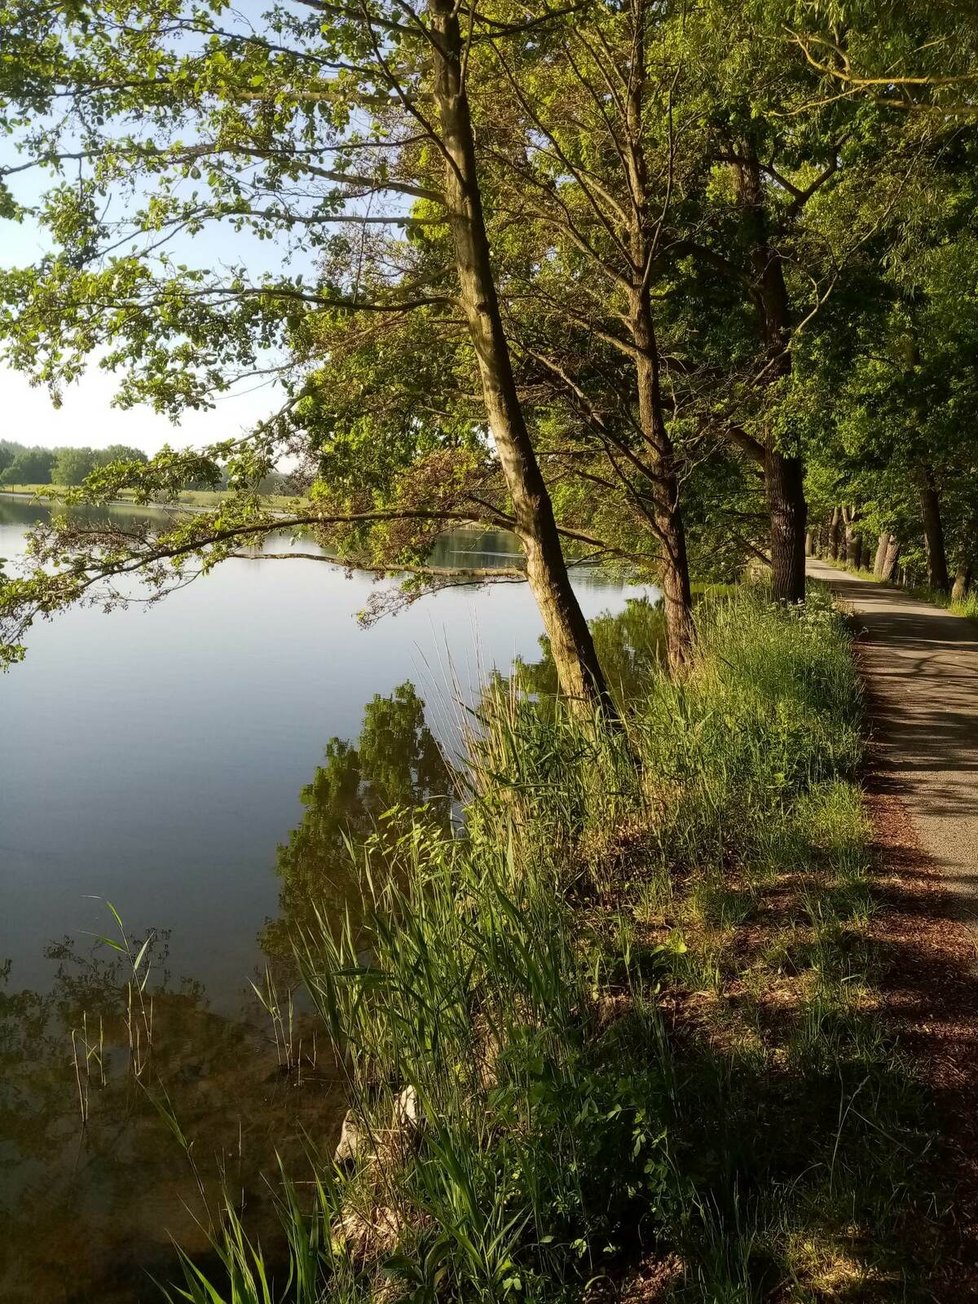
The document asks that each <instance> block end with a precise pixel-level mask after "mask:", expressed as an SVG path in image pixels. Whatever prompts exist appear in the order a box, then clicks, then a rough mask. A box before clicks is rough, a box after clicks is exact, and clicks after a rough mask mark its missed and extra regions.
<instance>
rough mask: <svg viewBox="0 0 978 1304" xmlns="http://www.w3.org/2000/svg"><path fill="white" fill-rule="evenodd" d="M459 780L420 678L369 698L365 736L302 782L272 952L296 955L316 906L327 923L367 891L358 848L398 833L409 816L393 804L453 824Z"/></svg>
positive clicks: (284, 860) (331, 747)
mask: <svg viewBox="0 0 978 1304" xmlns="http://www.w3.org/2000/svg"><path fill="white" fill-rule="evenodd" d="M452 789H453V776H452V771H451V768H450V766H449V765H448V763H447V762H446V760H445V758H444V756H443V755H442V752H441V750H440V749H439V747H438V744H437V742H436V740H435V737H434V735H433V734H432V732H431V730H430V729H429V727H428V725H427V724H426V723H425V714H424V702H423V701H422V699H421V698H420V697H419V696H418V693H417V691H416V690H415V688H414V685H413V684H411V683H404V684H401V685H400V687H399V688H396V689H395V690H394V692H393V693H392V694H391V695H390V696H389V697H383V696H380V695H379V694H378V695H377V696H375V697H374V698H373V699H372V700H371V701H370V702H368V703H367V706H366V707H365V708H364V713H363V727H362V729H361V731H360V737H359V740H358V742H357V745H356V746H355V747H354V746H353V745H351V744H350V743H348V742H344V741H343V740H342V739H340V738H333V739H331V740H330V742H329V744H328V745H327V747H326V763H325V764H324V765H321V766H320V767H319V769H318V770H317V771H316V773H315V776H314V778H313V780H312V782H311V783H310V784H309V785H308V786H307V787H305V788H303V790H302V793H301V800H302V804H303V806H304V807H305V813H304V815H303V817H302V821H301V823H300V824H299V826H298V827H297V828H296V829H294V830H293V831H292V834H291V835H290V837H289V841H288V843H286V844H285V845H284V846H282V847H280V848H279V854H278V872H279V875H280V877H281V881H282V887H281V892H280V896H279V903H280V914H279V918H278V919H276V920H275V921H274V922H273V923H271V924H269V926H268V927H267V928H266V930H265V933H264V935H263V939H262V946H263V949H264V950H265V952H266V954H268V955H269V957H270V958H274V959H276V960H277V961H278V962H280V963H281V962H282V961H283V960H286V961H287V959H288V957H289V956H290V955H291V953H292V946H291V940H290V939H291V938H293V937H295V935H296V934H297V932H299V931H300V930H301V929H302V928H303V927H304V926H305V925H307V924H308V923H309V922H310V921H311V920H312V918H313V917H314V913H315V912H318V913H319V915H320V917H321V918H322V919H324V920H325V921H326V922H327V923H328V922H329V920H330V919H331V918H336V919H341V918H342V917H343V913H344V911H345V910H347V909H348V908H349V907H351V906H352V905H353V903H354V901H355V899H356V897H357V895H358V894H357V893H355V892H354V890H353V886H354V879H353V858H352V854H351V848H356V847H358V846H359V845H361V844H362V843H363V842H365V841H366V840H367V839H368V838H370V837H372V836H374V835H376V844H377V845H378V847H379V848H380V849H381V851H382V849H383V846H384V844H385V841H387V840H391V839H394V838H396V837H397V832H398V827H399V826H401V827H403V820H401V821H399V820H398V819H396V818H385V816H386V815H387V814H388V812H392V811H393V812H395V813H396V812H409V811H418V810H421V809H423V811H424V815H425V818H426V819H428V820H430V821H434V822H437V823H439V824H442V825H445V826H447V825H448V822H449V820H450V818H451V810H452V797H451V793H452ZM353 854H355V852H354V853H353Z"/></svg>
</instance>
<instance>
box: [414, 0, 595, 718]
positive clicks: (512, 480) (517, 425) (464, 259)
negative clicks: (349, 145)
mask: <svg viewBox="0 0 978 1304" xmlns="http://www.w3.org/2000/svg"><path fill="white" fill-rule="evenodd" d="M429 13H430V15H431V35H432V45H433V48H434V52H435V53H434V58H435V101H436V104H437V107H438V114H439V120H440V123H441V129H442V142H441V143H442V147H443V150H444V154H445V198H446V202H447V206H448V212H449V217H450V221H451V228H452V234H453V237H454V242H455V258H456V265H457V270H458V278H459V288H460V292H461V308H462V311H463V313H464V316H465V320H466V323H467V325H468V329H469V334H470V336H471V339H472V344H473V347H474V349H475V354H476V358H477V360H478V366H479V375H480V379H481V382H482V392H483V397H484V400H485V405H486V416H487V418H488V422H489V429H490V431H491V432H492V437H493V440H494V442H495V445H496V451H497V453H498V455H499V461H500V465H501V467H502V471H503V475H504V476H505V479H506V487H507V490H508V491H509V495H510V498H511V499H512V503H513V515H514V518H515V527H514V529H515V533H516V535H517V537H518V538H519V540H520V543H521V544H522V546H523V550H524V552H525V554H526V571H527V579H528V581H529V585H530V588H531V590H532V592H533V596H534V598H535V599H536V602H537V606H538V607H539V609H540V615H541V617H542V619H543V625H544V629H545V630H546V633H547V636H548V638H549V640H550V650H551V653H552V655H553V659H554V665H555V667H556V670H557V677H558V679H559V682H560V687H561V690H562V691H563V693H564V694H565V695H566V696H567V697H568V698H569V699H570V700H571V701H572V702H575V703H577V704H579V705H580V706H582V707H584V708H586V709H588V710H590V709H593V708H594V706H596V705H598V706H600V707H601V708H602V709H604V710H605V711H606V712H609V713H611V714H614V707H613V705H612V703H611V699H610V696H609V694H608V689H607V685H606V682H605V679H604V675H603V673H602V671H601V666H600V664H599V662H598V657H597V653H596V652H595V648H594V640H593V639H592V637H591V631H590V630H589V629H588V625H587V621H586V620H585V619H584V614H583V612H582V611H581V607H580V604H579V603H578V601H577V597H576V595H575V593H574V590H573V588H572V587H571V582H570V576H569V575H568V572H567V565H566V562H565V560H564V555H563V551H562V549H561V545H560V536H559V534H558V532H557V525H556V522H555V520H554V512H553V504H552V502H551V500H550V495H549V493H548V491H547V488H546V485H545V484H544V480H543V475H542V473H541V471H540V466H539V463H538V462H537V459H536V454H535V452H534V450H533V444H532V441H531V440H530V436H529V432H528V430H527V427H526V420H525V418H524V415H523V409H522V406H521V404H520V400H519V395H518V392H517V388H516V382H515V379H514V376H513V366H512V358H511V355H510V350H509V343H508V340H507V338H506V332H505V329H504V326H503V320H502V315H501V313H500V309H499V299H498V296H497V293H496V283H495V279H494V276H493V271H492V263H491V257H490V249H489V237H488V235H487V232H486V224H485V216H484V213H483V209H482V195H481V191H480V189H479V180H478V171H477V167H476V153H475V138H474V135H473V131H472V118H471V114H470V110H469V103H468V99H467V96H466V92H465V84H464V77H463V72H462V48H463V42H462V37H461V31H460V28H459V21H458V10H457V8H456V7H455V6H454V5H453V4H452V0H429Z"/></svg>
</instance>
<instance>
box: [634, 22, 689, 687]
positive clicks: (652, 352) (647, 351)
mask: <svg viewBox="0 0 978 1304" xmlns="http://www.w3.org/2000/svg"><path fill="white" fill-rule="evenodd" d="M634 19H635V31H634V36H633V44H632V60H631V67H630V68H629V70H628V71H629V76H628V90H627V96H626V103H625V127H626V139H625V160H624V161H625V168H626V171H627V173H628V183H629V190H630V192H631V197H632V203H631V206H630V215H629V224H628V255H629V257H628V261H629V263H630V273H631V285H630V286H629V293H628V307H629V314H628V316H629V321H628V326H629V330H630V333H631V336H632V342H633V343H634V345H635V348H636V353H635V378H636V384H637V388H638V412H639V422H640V424H641V429H642V435H643V437H644V440H645V444H646V448H647V450H648V453H647V460H648V462H649V465H650V469H651V473H652V478H653V485H652V501H653V516H654V520H655V534H656V537H657V539H658V542H659V545H660V548H661V552H662V571H661V573H662V593H663V600H664V604H665V616H666V644H667V651H668V656H669V665H670V666H671V667H672V668H673V669H675V670H679V669H682V668H683V667H684V666H686V665H687V664H688V663H689V660H690V656H691V653H692V647H693V637H694V626H693V597H692V590H691V587H690V582H689V561H688V558H687V554H686V532H685V528H684V526H683V518H682V511H681V509H680V505H679V479H678V476H677V474H676V456H675V449H674V447H673V443H672V437H671V435H670V433H669V426H668V423H667V421H666V418H665V413H664V410H663V403H662V371H661V365H660V358H659V346H658V340H657V338H656V331H655V318H654V315H653V312H652V295H651V290H650V285H649V281H650V275H651V269H652V266H653V263H654V258H655V235H654V231H655V223H654V220H653V218H652V216H651V214H650V201H649V179H648V166H647V161H646V157H645V139H644V134H643V109H644V104H645V94H646V81H647V68H646V57H645V27H646V15H645V0H635V3H634Z"/></svg>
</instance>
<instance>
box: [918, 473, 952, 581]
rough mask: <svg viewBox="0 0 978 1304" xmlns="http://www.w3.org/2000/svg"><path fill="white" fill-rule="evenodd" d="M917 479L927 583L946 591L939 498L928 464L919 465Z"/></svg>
mask: <svg viewBox="0 0 978 1304" xmlns="http://www.w3.org/2000/svg"><path fill="white" fill-rule="evenodd" d="M917 479H918V484H919V486H920V517H921V520H922V521H923V525H924V546H925V548H926V551H927V583H928V584H929V585H930V586H931V588H932V589H937V590H938V591H939V592H940V593H947V591H948V589H949V588H950V587H951V581H950V577H949V576H948V572H947V549H946V546H945V543H944V523H943V521H942V520H941V500H940V498H939V496H938V493H937V487H936V485H935V484H934V474H933V472H932V470H931V468H930V467H929V466H927V465H923V466H921V467H920V469H919V471H918V476H917Z"/></svg>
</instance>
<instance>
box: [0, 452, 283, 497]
mask: <svg viewBox="0 0 978 1304" xmlns="http://www.w3.org/2000/svg"><path fill="white" fill-rule="evenodd" d="M148 460H149V459H148V458H147V456H146V454H145V453H144V452H142V450H141V449H139V448H130V447H129V445H128V444H109V445H108V446H107V447H105V448H44V447H43V446H42V445H40V444H31V445H27V444H19V443H17V442H16V440H12V439H0V485H16V484H58V485H77V484H81V483H82V481H83V480H84V479H85V477H86V476H87V475H88V474H90V472H92V471H95V470H97V469H98V467H100V466H108V465H109V463H110V462H146V461H148ZM286 478H287V477H286V476H284V475H281V474H280V473H279V472H277V471H272V472H271V473H270V474H269V475H267V476H265V478H264V480H263V481H262V482H261V485H260V488H261V490H262V492H263V493H269V494H280V493H284V492H286V488H285V486H286ZM225 483H226V481H225V477H224V476H223V475H221V477H220V478H219V480H218V481H217V482H216V483H215V482H213V481H211V480H208V481H207V482H206V483H204V482H200V483H193V484H190V483H188V484H186V485H184V488H185V489H222V488H224V487H225Z"/></svg>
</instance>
